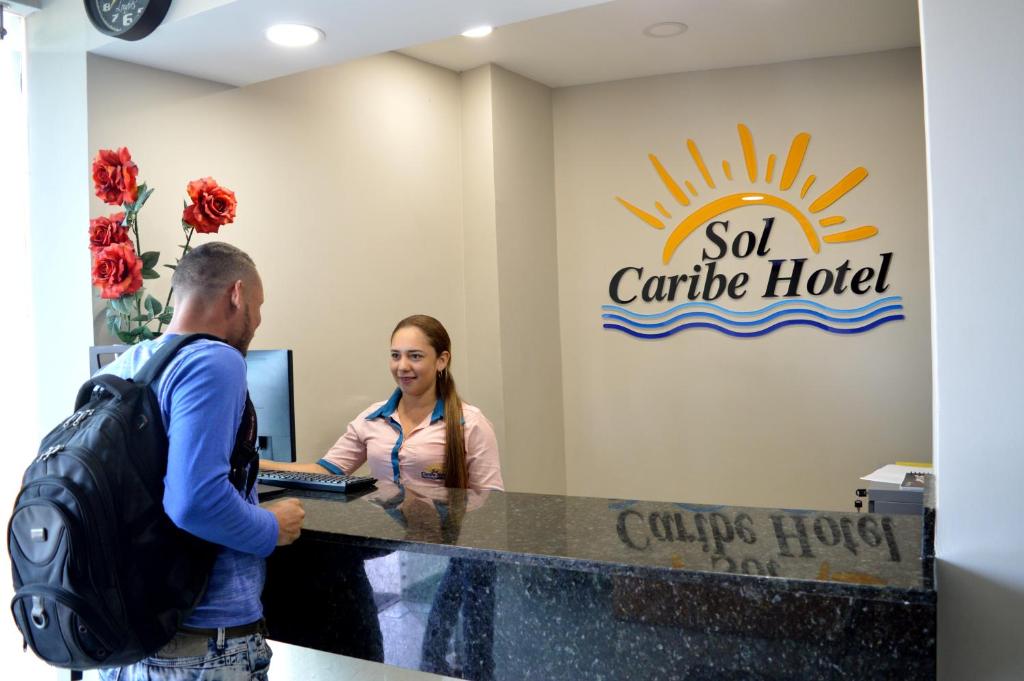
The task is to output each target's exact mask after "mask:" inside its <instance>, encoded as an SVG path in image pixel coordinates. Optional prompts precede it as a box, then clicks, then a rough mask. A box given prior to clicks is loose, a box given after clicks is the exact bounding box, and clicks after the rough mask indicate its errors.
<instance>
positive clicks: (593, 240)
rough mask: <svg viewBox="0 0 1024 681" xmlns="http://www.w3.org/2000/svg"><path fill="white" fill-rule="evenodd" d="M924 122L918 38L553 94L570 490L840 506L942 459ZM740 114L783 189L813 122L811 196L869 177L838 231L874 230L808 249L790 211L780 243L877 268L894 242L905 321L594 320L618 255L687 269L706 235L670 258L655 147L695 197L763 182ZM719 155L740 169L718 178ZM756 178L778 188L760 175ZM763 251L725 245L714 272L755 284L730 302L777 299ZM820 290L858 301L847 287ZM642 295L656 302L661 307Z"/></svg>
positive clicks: (748, 221) (624, 262)
mask: <svg viewBox="0 0 1024 681" xmlns="http://www.w3.org/2000/svg"><path fill="white" fill-rule="evenodd" d="M922 118H923V116H922V92H921V75H920V61H919V54H918V52H917V50H916V49H913V50H901V51H893V52H887V53H877V54H870V55H861V56H853V57H839V58H830V59H820V60H813V61H806V62H794V63H787V64H777V65H770V66H761V67H752V68H740V69H729V70H721V71H709V72H701V73H690V74H679V75H672V76H662V77H654V78H647V79H636V80H629V81H621V82H615V83H605V84H598V85H591V86H581V87H574V88H567V89H564V90H558V91H556V92H555V98H554V120H555V169H556V187H557V210H558V267H559V283H560V301H559V303H560V311H561V335H562V348H563V350H562V353H563V376H564V385H565V395H564V399H565V414H566V418H565V430H566V443H567V445H566V460H567V471H568V473H567V478H568V491H569V493H570V494H581V495H594V496H620V497H639V498H648V499H667V500H680V499H683V500H688V501H693V502H706V503H732V504H751V505H767V506H787V507H797V506H802V507H811V508H823V509H843V510H848V509H850V508H851V504H852V501H853V490H854V488H856V487H858V486H860V485H862V484H863V483H860V482H859V481H858V477H859V476H860V475H863V474H865V473H867V472H869V471H871V470H872V469H873V468H875V467H876V466H878V465H881V464H884V463H889V462H892V461H894V460H900V459H913V460H929V459H930V458H931V434H930V428H931V414H930V400H931V378H930V370H929V360H930V348H929V298H928V245H927V232H926V220H927V215H926V196H925V155H924V136H923V120H922ZM738 123H745V124H746V125H748V126H749V128H750V130H751V131H752V133H753V137H754V141H755V146H756V148H757V152H758V157H759V159H760V168H761V173H763V171H764V167H765V159H766V157H767V155H768V153H770V152H774V153H776V154H777V155H778V156H779V160H778V161H777V162H776V164H777V165H776V168H775V173H774V177H775V193H780V192H778V190H777V184H778V177H779V173H780V172H781V168H782V163H783V161H784V159H785V155H786V153H787V152H788V149H789V146H790V142H791V140H792V139H793V136H794V135H795V134H796V133H798V132H801V131H806V132H808V133H810V134H811V136H812V139H811V142H810V146H809V148H808V152H807V156H806V159H805V161H804V164H803V169H802V172H801V174H800V177H799V179H798V180H797V181H798V182H800V183H802V182H803V179H804V178H805V177H806V176H807V175H808V174H809V173H812V172H813V173H815V174H817V175H818V176H819V177H820V178H821V179H820V180H819V181H818V184H817V185H816V186H815V188H814V189H812V193H813V192H815V191H816V192H819V193H820V192H821V191H823V190H824V189H825V188H827V187H828V186H830V185H831V183H833V182H835V181H837V180H838V179H839V178H841V177H843V176H844V175H845V174H846V173H847V172H848V171H850V170H851V169H853V168H854V167H856V166H861V165H862V166H865V167H866V168H868V170H869V172H870V175H869V177H868V178H867V179H866V180H865V181H864V182H863V183H861V185H860V186H858V187H857V188H856V189H855V190H854V191H852V192H850V193H849V194H848V195H847V196H846V197H844V198H843V199H842V200H841V201H840V202H839V203H838V204H836V208H837V210H836V211H835V212H836V213H839V214H847V215H849V216H850V222H848V223H847V225H844V226H843V227H852V226H856V225H862V224H874V225H877V226H878V227H879V229H880V233H879V235H878V236H876V237H874V238H872V239H868V240H865V241H861V242H858V243H854V244H846V245H842V246H840V245H826V246H825V247H824V248H823V249H822V251H821V253H820V255H817V256H815V255H813V254H812V253H811V252H810V249H809V247H808V244H807V241H806V240H804V239H803V237H802V236H801V233H800V231H799V229H798V227H797V226H796V223H795V221H793V220H792V219H791V218H787V219H783V214H781V213H780V214H779V215H780V217H779V219H778V220H777V221H776V223H777V224H776V226H775V229H774V230H773V237H772V239H771V242H770V245H771V247H772V249H773V251H772V253H771V254H770V255H769V256H768V257H777V258H792V257H804V256H808V257H810V260H809V264H813V265H814V267H815V268H818V267H826V266H828V267H836V266H838V265H840V264H841V263H842V262H843V261H844V260H845V259H847V258H850V259H851V260H852V261H853V262H854V263H863V264H873V263H876V262H877V261H878V260H879V256H878V254H879V253H881V252H888V251H892V252H894V254H895V255H894V260H893V265H892V269H891V272H890V276H889V281H890V283H891V289H890V291H889V293H890V294H896V295H901V296H903V303H904V305H905V307H906V310H905V314H906V316H907V318H906V319H905V320H904V321H898V322H894V323H890V324H888V325H885V326H882V327H880V328H878V329H875V330H873V331H870V332H868V333H864V334H859V335H852V336H840V335H833V334H828V333H825V332H822V331H819V330H817V329H811V328H800V327H790V328H785V329H781V330H778V331H776V332H774V333H772V334H770V335H767V336H764V337H760V338H752V339H737V338H730V337H726V336H724V335H721V334H719V333H717V332H714V331H710V330H703V329H701V330H690V331H685V332H683V333H680V334H677V335H675V336H672V337H670V338H668V339H665V340H659V341H640V340H637V339H634V338H631V337H628V336H626V335H624V334H621V333H619V332H616V331H610V330H604V329H602V328H601V323H602V320H601V318H600V314H601V305H602V304H607V303H610V302H611V301H610V300H609V297H608V284H609V280H610V278H611V276H612V275H613V273H614V272H616V271H617V270H618V269H619V268H621V267H624V266H628V265H633V266H644V267H645V273H646V274H648V275H649V274H678V273H688V272H690V268H691V267H692V265H693V264H694V263H697V262H700V259H701V251H702V249H703V248H704V247H705V246H706V245H708V244H709V242H708V240H707V239H706V238H705V236H704V233H703V231H702V230H701V231H699V232H697V233H695V234H694V235H693V236H691V237H690V238H689V239H687V240H686V241H684V242H683V244H682V246H681V247H680V248H679V251H678V252H677V253H676V255H675V257H674V259H673V260H672V262H671V264H670V265H668V266H664V265H662V263H661V254H662V247H663V245H664V243H665V239H666V236H667V232H669V231H671V228H672V227H673V226H674V225H675V224H676V222H677V221H678V220H680V219H681V218H682V217H684V216H685V215H686V214H688V210H689V209H685V208H684V207H682V206H680V205H678V204H676V203H675V202H674V201H673V200H672V196H671V195H670V194H669V192H668V191H667V190H666V188H665V186H664V185H663V184H662V183H661V182H660V181H659V179H658V176H657V174H656V173H655V171H654V170H653V169H652V166H651V164H650V163H649V161H648V158H647V155H648V153H655V154H657V155H658V156H659V158H660V159H661V160H662V162H663V163H664V164H665V166H666V167H667V168H668V170H669V172H673V173H675V174H676V175H677V176H678V179H679V180H680V182H681V181H682V180H684V179H691V180H693V181H694V185H695V187H696V188H697V190H698V192H700V195H699V196H698V197H697V198H696V201H697V202H706V201H708V200H710V199H711V198H715V197H717V196H720V195H724V194H726V193H732V192H734V191H742V190H743V189H746V188H748V187H750V186H751V185H749V183H748V182H746V175H745V172H744V165H743V155H742V153H741V152H740V143H739V140H738V135H737V127H736V126H737V124H738ZM688 138H692V139H694V140H695V141H696V142H697V144H698V145H699V148H700V151H701V152H702V154H703V156H704V158H705V159H706V160H707V162H708V165H709V167H710V170H711V172H712V173H714V177H716V178H719V184H718V186H717V189H715V190H711V189H709V188H708V187H707V186H706V185H705V184H704V183H703V181H701V180H700V175H699V173H697V172H696V171H695V170H694V168H695V166H694V163H693V161H692V159H691V158H690V155H689V154H688V152H687V150H686V140H687V139H688ZM722 159H728V160H729V161H730V163H731V164H732V169H733V177H734V178H739V177H742V178H743V181H742V182H740V181H738V180H737V181H736V182H734V183H732V184H731V185H728V186H727V185H726V183H724V182H723V180H722V178H723V177H724V173H723V171H722V168H721V160H722ZM758 183H759V185H757V186H760V187H761V188H762V190H763V191H768V190H769V189H770V187H768V185H766V184H764V181H763V177H760V176H759V179H758ZM732 186H736V187H737V189H731V188H730V187H732ZM798 186H799V185H798ZM616 196H622V197H625V198H628V199H630V200H632V201H634V202H636V203H637V204H638V205H640V206H641V207H644V208H645V209H648V210H650V211H651V212H656V211H655V210H654V202H655V201H661V202H663V204H664V206H665V207H666V209H667V210H669V211H670V212H672V213H673V215H674V216H675V217H674V218H673V219H672V220H666V222H668V223H669V224H670V227H669V229H667V230H665V231H657V230H655V229H652V228H650V227H649V226H647V225H646V224H644V223H643V222H641V221H640V220H638V219H637V218H635V217H634V216H633V215H631V214H629V213H627V211H626V210H625V209H624V208H623V207H621V206H620V205H619V204H618V203H617V202H616V201H615V197H616ZM695 205H700V204H699V203H695V204H693V205H691V209H692V208H693V206H695ZM805 207H806V206H805ZM767 214H768V213H766V212H765V210H764V209H762V208H758V207H745V208H742V209H737V210H734V211H732V212H731V213H729V214H728V215H726V216H724V217H727V218H729V219H730V222H731V224H732V232H731V233H735V232H737V231H739V228H741V227H742V228H744V229H746V228H754V227H759V225H760V224H761V223H760V220H761V218H762V217H763V216H764V215H767ZM825 214H831V211H829V212H827V213H822V215H825ZM840 229H841V228H840ZM831 230H832V231H836V230H837V228H834V227H833V228H831ZM819 231H823V232H824V231H825V230H819ZM756 259H757V258H756V256H751V257H750V258H748V259H746V260H738V259H736V258H734V257H733V256H731V255H729V256H726V257H725V258H723V259H722V261H721V262H720V263H719V269H720V270H726V271H730V272H736V271H743V270H747V271H750V272H751V273H752V276H753V280H752V284H751V285H749V286H748V290H749V291H750V292H749V293H748V294H747V297H746V298H745V299H744V300H743V301H741V304H736V305H734V306H733V307H738V308H742V309H748V310H750V309H756V308H759V307H761V306H763V305H764V304H765V303H766V302H770V301H765V300H762V299H761V298H760V295H761V293H762V291H761V290H758V289H759V288H763V283H764V281H765V280H766V277H765V273H766V271H767V263H766V262H764V260H767V258H764V259H761V262H753V261H754V260H756ZM758 282H760V284H759V283H758ZM864 298H867V300H865V301H864V302H870V300H873V299H874V297H873V296H864ZM817 300H819V301H820V302H822V303H824V304H826V305H835V306H836V307H854V306H856V305H859V304H862V303H856V302H853V301H854V300H856V299H855V298H854V297H852V296H849V295H847V296H842V297H835V296H829V295H825V296H822V297H820V298H818V299H817ZM675 302H677V303H678V302H685V299H682V300H677V301H675ZM719 302H721V301H719ZM633 307H634V308H635V309H637V311H641V312H658V311H661V310H664V309H666V308H667V307H668V305H667V304H664V303H663V304H655V305H652V306H651V308H653V309H646V310H643V309H640V308H639V307H638V306H637V305H634V306H633Z"/></svg>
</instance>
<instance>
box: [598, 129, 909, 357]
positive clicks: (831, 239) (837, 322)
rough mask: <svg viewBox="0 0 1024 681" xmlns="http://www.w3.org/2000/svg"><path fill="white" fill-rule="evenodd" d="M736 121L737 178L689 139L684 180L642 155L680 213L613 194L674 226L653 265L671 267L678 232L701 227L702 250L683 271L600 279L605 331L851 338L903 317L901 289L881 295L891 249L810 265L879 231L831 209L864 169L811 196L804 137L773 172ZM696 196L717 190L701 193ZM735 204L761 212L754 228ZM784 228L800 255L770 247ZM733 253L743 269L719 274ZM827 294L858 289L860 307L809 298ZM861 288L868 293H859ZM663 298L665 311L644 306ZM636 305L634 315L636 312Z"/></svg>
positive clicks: (644, 215) (634, 210)
mask: <svg viewBox="0 0 1024 681" xmlns="http://www.w3.org/2000/svg"><path fill="white" fill-rule="evenodd" d="M737 129H738V132H739V141H740V151H741V152H742V157H743V168H741V169H740V170H739V173H737V174H736V176H734V170H733V168H732V166H731V165H730V163H729V161H728V160H723V161H722V162H721V172H720V173H719V172H718V171H717V168H716V169H715V171H712V170H711V169H710V168H709V167H708V165H707V163H705V160H704V157H703V155H702V154H701V152H700V149H699V148H698V147H697V144H696V142H694V140H692V139H689V140H687V141H686V147H687V151H688V152H689V155H690V157H691V159H692V161H693V171H692V173H693V174H692V177H691V178H688V179H684V180H682V182H680V181H679V180H678V179H677V177H682V176H681V175H680V176H677V175H674V174H673V173H671V172H670V171H669V170H668V169H667V168H666V167H665V165H664V164H663V163H662V161H661V159H659V158H658V157H657V156H655V155H654V154H649V155H648V158H649V159H650V162H651V165H652V166H653V168H654V170H655V172H656V173H657V176H658V178H659V179H660V180H661V183H662V184H663V185H664V187H665V189H667V190H668V193H669V194H670V195H671V197H672V199H673V200H674V201H675V203H676V204H678V207H679V208H674V209H673V210H677V211H679V212H680V213H681V214H682V215H681V217H682V219H681V220H680V219H679V218H678V217H674V216H673V213H672V212H671V211H670V210H669V209H668V208H666V207H665V205H663V204H662V202H661V201H655V202H654V207H653V209H648V208H647V207H641V206H639V205H637V204H636V203H635V202H632V201H629V200H627V199H625V198H623V197H620V196H617V197H615V198H616V200H617V201H618V202H619V203H620V204H621V205H622V206H623V207H624V208H625V209H626V210H627V211H629V213H630V214H632V215H633V216H634V217H635V218H637V219H638V220H640V221H642V222H643V223H644V224H646V225H648V226H650V227H652V228H654V229H658V230H665V229H666V228H667V227H669V226H670V225H671V224H673V223H674V224H675V226H674V227H673V228H672V229H671V231H670V232H669V233H668V238H667V239H666V241H665V245H664V248H663V249H662V254H661V259H662V263H661V266H662V268H664V267H667V266H670V265H671V264H672V260H673V257H674V256H675V255H676V252H677V250H678V249H679V247H680V245H681V244H682V243H683V242H684V241H686V240H687V239H691V240H692V239H694V238H699V237H700V236H701V235H702V236H703V238H704V247H703V248H702V250H701V253H700V262H697V263H694V264H692V265H690V266H687V267H684V268H683V270H682V271H680V270H679V269H678V268H673V269H672V270H670V271H667V272H666V271H664V270H663V269H659V268H657V267H650V266H644V265H631V266H627V267H622V268H620V269H619V270H617V271H616V272H615V273H614V274H613V275H612V276H611V279H610V281H609V284H608V297H609V299H610V300H611V304H607V305H602V306H601V307H602V315H601V317H602V319H603V320H604V324H603V326H604V328H606V329H611V330H614V331H620V332H622V333H626V334H629V335H630V336H634V337H636V338H642V339H659V338H666V337H668V336H672V335H674V334H676V333H679V332H681V331H686V330H690V329H701V328H703V329H712V330H715V331H718V332H720V333H723V334H726V335H729V336H734V337H740V338H750V337H756V336H763V335H765V334H768V333H771V332H773V331H776V330H778V329H781V328H783V327H787V326H810V327H814V328H817V329H820V330H822V331H826V332H829V333H836V334H858V333H864V332H866V331H870V330H871V329H874V328H877V327H879V326H882V325H883V324H887V323H889V322H894V321H898V320H902V319H904V314H903V303H902V297H901V296H898V295H891V294H890V295H885V294H888V293H890V291H889V289H890V285H889V281H888V278H889V274H890V268H891V265H892V259H893V254H892V252H884V253H879V254H878V256H877V258H872V259H871V261H870V262H857V263H853V262H851V260H850V259H849V258H847V259H846V260H845V261H843V262H842V264H840V265H838V266H830V267H816V265H815V263H814V262H813V261H812V259H811V258H813V257H815V256H818V255H819V254H820V253H821V251H822V249H823V248H826V249H831V248H841V247H842V246H843V245H844V244H850V243H853V242H858V241H863V240H865V239H871V238H873V237H875V236H876V235H878V232H879V230H878V227H876V226H875V225H863V224H862V225H857V226H852V227H851V226H848V225H847V217H846V216H845V215H841V214H839V213H838V211H837V206H836V204H837V203H839V202H840V200H841V199H842V198H843V197H845V196H846V195H847V194H849V193H850V192H851V191H853V190H854V189H855V188H856V187H857V186H858V185H859V184H860V183H861V182H863V181H864V179H865V178H867V176H868V171H867V169H865V168H863V167H857V168H854V169H853V170H850V171H849V172H848V173H846V175H845V176H843V177H842V178H841V179H839V180H838V181H835V182H834V183H832V184H827V183H824V184H827V188H826V189H824V190H823V191H820V192H819V191H818V189H816V188H815V184H816V183H817V182H818V178H817V176H816V175H814V174H809V173H808V174H806V175H804V174H802V168H803V163H804V158H805V156H806V154H807V148H808V145H809V144H810V141H811V136H810V135H809V134H808V133H806V132H801V133H798V134H797V135H796V136H795V137H794V138H793V140H792V142H791V144H790V147H789V152H788V154H787V155H786V157H785V160H784V162H783V163H782V167H781V171H780V172H778V179H777V180H776V161H777V158H776V155H775V154H769V155H768V157H767V159H766V160H765V162H764V164H763V165H762V164H761V163H760V162H759V159H758V156H757V152H756V149H755V144H754V138H753V135H752V134H751V132H750V130H749V129H748V128H747V126H746V125H743V124H742V123H741V124H740V125H738V126H737ZM698 178H699V179H698ZM694 181H696V182H697V183H698V184H700V183H701V181H703V185H704V187H702V188H701V189H700V190H698V189H697V186H695V185H694ZM720 184H721V186H719V185H720ZM819 189H820V186H819ZM737 190H738V191H737ZM700 192H708V193H709V194H710V195H712V196H716V195H717V196H718V198H713V199H711V200H706V201H705V200H699V199H698V196H699V194H700ZM723 193H724V195H722V194H723ZM744 206H763V207H764V208H765V210H764V211H763V213H762V214H761V215H762V217H761V218H760V220H759V221H758V223H757V224H756V225H749V224H747V225H738V224H734V223H732V222H731V221H730V215H729V214H730V212H731V211H734V210H735V209H738V208H741V207H744ZM680 208H681V211H680ZM746 214H749V213H746ZM677 220H678V221H677ZM854 224H855V225H856V222H854ZM790 225H795V226H796V227H798V228H799V230H800V232H801V234H802V236H803V239H804V240H806V243H807V250H806V251H805V252H804V253H801V254H797V255H798V256H799V257H788V258H786V257H779V256H780V254H778V253H776V251H775V250H773V242H772V235H773V233H778V231H779V230H780V229H790ZM730 255H731V256H732V258H734V259H735V261H737V262H740V263H741V264H743V265H748V264H749V266H748V267H744V268H743V269H741V270H740V271H726V269H725V267H724V266H723V265H724V261H723V258H725V257H726V256H730ZM758 266H760V269H759V271H760V278H759V279H758V283H755V282H754V281H753V280H752V276H751V272H752V271H753V268H757V267H758ZM829 294H831V295H834V296H836V297H845V298H850V297H852V296H856V299H855V301H852V302H856V303H857V304H856V305H853V306H850V307H843V306H838V305H825V304H823V303H822V302H820V301H818V300H815V298H818V297H819V296H824V295H829ZM748 296H751V297H753V296H759V297H760V298H761V299H763V302H764V303H765V304H763V305H760V306H758V307H757V309H745V308H749V307H750V304H749V303H747V304H746V305H742V303H741V304H740V305H737V303H738V302H739V301H743V299H744V298H747V297H748ZM862 296H871V297H873V299H872V300H870V301H865V299H864V298H862ZM833 302H834V301H833ZM665 305H667V306H668V307H667V308H666V309H661V310H657V309H652V307H653V306H659V307H661V306H665ZM648 306H652V307H648ZM640 307H643V311H642V312H640V311H638V309H637V308H640Z"/></svg>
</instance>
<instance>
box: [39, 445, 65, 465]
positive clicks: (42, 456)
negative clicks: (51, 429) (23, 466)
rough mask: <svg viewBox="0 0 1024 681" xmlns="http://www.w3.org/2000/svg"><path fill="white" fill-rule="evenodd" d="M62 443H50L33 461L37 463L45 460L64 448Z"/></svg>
mask: <svg viewBox="0 0 1024 681" xmlns="http://www.w3.org/2000/svg"><path fill="white" fill-rule="evenodd" d="M64 447H65V446H64V445H52V446H50V447H48V448H47V449H46V451H45V452H43V453H42V454H40V455H39V456H37V457H36V460H35V461H34V462H33V463H39V462H40V461H47V460H49V458H50V457H51V456H53V455H54V454H56V453H58V452H61V451H63V450H64Z"/></svg>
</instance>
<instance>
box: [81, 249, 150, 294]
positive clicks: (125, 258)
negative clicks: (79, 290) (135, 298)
mask: <svg viewBox="0 0 1024 681" xmlns="http://www.w3.org/2000/svg"><path fill="white" fill-rule="evenodd" d="M92 283H93V286H98V287H100V297H101V298H108V299H113V298H120V297H121V296H123V295H126V294H131V293H135V292H136V291H138V290H139V289H140V288H142V261H141V260H139V258H138V256H136V255H135V249H134V248H132V245H131V243H130V242H126V243H119V244H111V245H110V246H105V247H104V248H101V249H99V250H97V251H96V252H95V253H94V254H93V259H92Z"/></svg>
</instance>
